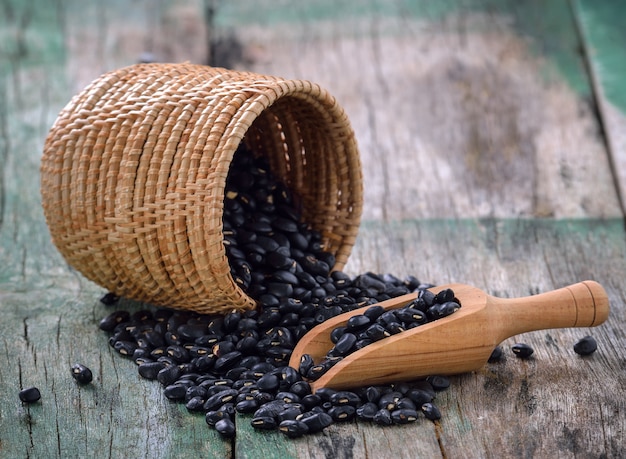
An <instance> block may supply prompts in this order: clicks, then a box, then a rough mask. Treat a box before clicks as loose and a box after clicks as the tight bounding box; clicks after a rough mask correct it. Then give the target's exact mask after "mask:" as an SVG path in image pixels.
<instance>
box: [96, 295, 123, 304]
mask: <svg viewBox="0 0 626 459" xmlns="http://www.w3.org/2000/svg"><path fill="white" fill-rule="evenodd" d="M119 299H120V297H119V296H117V295H116V294H115V293H113V292H108V293H106V294H105V295H104V296H103V297H102V298H100V302H101V303H102V304H104V305H105V306H113V305H114V304H115V303H117V302H118V301H119Z"/></svg>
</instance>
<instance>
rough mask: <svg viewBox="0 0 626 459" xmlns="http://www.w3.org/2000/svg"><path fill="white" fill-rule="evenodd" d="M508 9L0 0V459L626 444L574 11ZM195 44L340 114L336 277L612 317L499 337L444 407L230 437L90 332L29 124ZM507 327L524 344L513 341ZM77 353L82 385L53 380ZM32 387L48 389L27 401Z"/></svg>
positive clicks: (614, 274) (94, 307) (609, 229)
mask: <svg viewBox="0 0 626 459" xmlns="http://www.w3.org/2000/svg"><path fill="white" fill-rule="evenodd" d="M523 3H524V5H526V6H518V4H520V2H514V1H504V2H491V1H484V2H482V1H476V2H460V1H459V2H457V1H452V0H450V1H447V2H421V1H420V2H408V1H400V0H398V1H396V2H385V3H384V4H383V2H378V1H374V0H371V1H368V2H362V3H359V6H361V7H362V8H360V9H358V13H355V11H356V9H355V8H353V7H354V4H353V3H351V2H348V1H340V2H335V1H330V0H328V1H326V0H323V1H322V0H320V1H319V2H292V3H287V4H286V3H284V2H265V1H263V2H254V3H249V2H242V1H232V2H219V5H220V9H218V10H216V11H215V12H214V13H215V14H214V18H213V20H214V23H213V25H214V27H208V26H207V24H206V23H205V21H204V18H205V13H206V9H205V8H206V7H207V5H209V6H214V5H215V3H214V2H211V1H209V2H201V1H200V0H188V1H185V0H176V1H174V2H168V3H164V2H157V3H154V2H150V1H148V0H137V1H134V2H123V1H117V0H116V1H112V2H107V4H106V8H105V6H104V4H102V3H101V2H96V1H93V0H90V1H80V2H79V1H77V0H65V1H63V0H57V1H51V2H42V1H32V2H21V1H18V0H4V1H3V2H0V38H1V39H0V203H1V214H0V314H1V316H0V457H7V458H20V457H51V458H54V457H151V458H153V457H173V456H176V457H233V456H237V457H248V458H257V457H258V458H264V459H265V458H271V457H276V458H278V457H281V458H282V457H303V458H306V457H314V458H323V457H400V458H405V457H406V458H409V457H411V458H413V457H448V458H452V457H455V458H456V457H460V458H464V457H468V458H474V457H486V458H489V457H493V458H500V457H513V458H515V457H520V458H521V457H546V458H551V457H555V456H558V457H565V458H568V457H572V458H573V457H608V458H612V457H620V456H622V455H623V445H624V443H625V442H626V438H625V434H624V432H626V425H625V423H626V402H625V401H624V397H623V394H624V393H625V391H626V377H625V376H624V375H625V374H626V371H625V370H626V364H625V362H626V354H625V352H626V350H625V349H626V336H625V334H624V327H623V324H624V323H625V321H626V308H625V307H624V302H625V300H626V289H625V288H624V286H623V277H624V273H625V272H626V238H625V237H624V234H625V228H624V221H623V213H622V211H621V209H620V206H619V200H618V193H617V190H616V188H615V185H614V183H613V179H612V171H611V167H610V161H609V159H608V158H609V156H608V154H609V152H607V149H606V148H605V145H604V142H603V139H602V136H601V131H602V129H601V127H602V125H601V124H600V121H599V120H598V119H597V118H596V116H595V113H594V110H593V106H592V104H590V102H589V99H588V98H589V97H590V95H591V94H592V93H593V91H591V85H590V83H589V79H588V78H587V75H586V73H585V70H584V68H583V66H581V65H580V55H579V54H577V52H578V50H577V49H576V46H578V45H580V44H581V43H580V42H578V41H577V39H576V36H577V34H576V29H575V24H574V20H573V18H572V14H571V10H570V8H569V6H568V4H567V2H565V1H554V2H549V3H546V2H541V5H540V7H539V6H538V3H537V2H523ZM590 5H591V3H586V4H585V7H588V8H591V6H590ZM525 8H526V9H525ZM279 13H280V14H279ZM207 37H208V38H207ZM207 42H208V43H207ZM590 43H591V42H590ZM217 44H219V46H217ZM583 49H587V48H584V47H583ZM210 51H219V53H220V56H221V57H220V59H226V58H228V59H231V62H236V63H237V65H238V66H239V67H245V68H249V69H253V70H257V71H265V72H268V73H276V74H278V75H283V76H296V77H304V78H307V79H311V80H314V81H316V82H318V83H321V84H323V85H324V86H325V87H326V88H327V89H328V90H329V91H330V92H331V93H333V94H334V95H336V97H337V98H338V99H339V101H340V102H341V104H342V105H343V106H344V107H345V108H346V109H347V110H348V112H349V115H350V118H351V120H352V121H353V125H354V127H355V130H356V132H357V136H358V139H359V142H360V145H361V149H362V153H363V155H362V160H363V170H364V174H365V178H366V192H367V197H366V206H367V208H366V214H365V217H366V218H365V221H364V223H363V225H362V228H361V232H360V235H359V237H358V239H357V244H356V246H355V249H354V251H353V255H352V256H351V258H350V260H349V263H348V265H347V266H346V271H347V272H349V273H350V274H353V275H354V274H358V273H360V272H364V271H374V272H391V273H394V274H396V275H398V276H404V275H406V274H415V275H417V276H418V277H419V278H420V279H422V280H423V281H425V282H432V283H434V284H446V283H451V282H463V283H467V284H471V285H475V286H477V287H479V288H481V289H483V290H485V291H487V292H488V293H490V294H492V295H495V296H502V297H516V296H525V295H529V294H535V293H539V292H544V291H548V290H552V289H555V288H559V287H562V286H565V285H567V284H571V283H574V282H577V281H580V280H583V279H594V280H596V281H598V282H600V283H601V284H602V285H603V286H604V287H605V289H606V290H607V293H608V295H609V300H610V304H611V308H612V309H611V314H610V316H609V318H608V320H607V322H606V323H605V324H603V325H602V326H600V327H599V328H595V329H589V330H587V329H565V330H550V331H540V332H532V333H529V334H524V335H522V336H516V337H513V338H511V339H509V340H506V341H505V342H504V343H503V346H504V349H505V359H504V361H502V362H500V363H494V364H489V365H487V366H486V367H484V368H482V369H481V370H480V371H477V372H474V373H470V374H466V375H462V376H457V377H453V378H452V385H451V388H450V389H449V390H448V391H445V392H440V393H438V394H437V398H436V403H437V405H438V406H439V407H440V408H441V410H442V413H443V415H444V417H443V418H442V420H441V421H440V422H438V423H432V422H430V421H426V420H425V419H420V420H419V421H418V422H416V423H413V424H411V425H407V426H402V427H393V428H381V427H379V426H374V425H368V424H364V423H353V422H350V423H345V424H334V425H332V426H331V427H329V428H328V429H326V430H325V431H324V432H323V433H320V434H316V435H313V436H309V437H305V438H301V439H298V440H287V439H285V438H283V436H282V435H279V434H278V433H265V434H262V433H259V432H257V431H254V430H253V429H252V428H251V427H250V425H249V417H245V416H239V417H238V418H237V425H238V436H237V438H236V439H235V440H233V441H228V440H223V439H221V438H219V436H218V435H217V434H216V433H215V432H214V431H213V430H211V429H209V428H208V427H207V426H206V424H205V422H204V419H202V417H201V416H193V415H191V414H189V413H187V412H186V410H185V409H184V407H181V406H179V405H175V404H172V403H170V402H169V401H168V400H167V399H165V397H164V396H163V395H162V391H161V387H160V386H159V385H158V384H157V383H154V382H150V381H146V380H143V379H141V378H140V377H139V376H138V375H137V371H136V368H135V365H134V364H133V363H132V362H131V361H129V360H127V359H124V358H122V357H120V356H119V355H117V354H116V353H115V352H114V351H113V349H112V348H110V346H108V344H107V337H106V335H105V334H104V333H103V332H100V331H99V330H98V329H97V324H98V321H99V320H100V318H101V317H103V316H104V315H106V314H107V312H109V311H110V309H108V308H106V307H105V306H103V305H102V304H101V303H99V301H98V298H99V297H100V295H101V294H103V293H104V292H103V291H102V289H100V288H99V287H97V286H96V285H94V284H92V283H90V282H88V281H86V280H85V279H84V278H82V277H81V276H80V275H78V274H77V273H76V272H75V271H73V270H72V269H71V268H70V267H68V266H67V265H66V264H65V263H64V261H63V260H62V259H61V257H60V255H59V254H58V253H57V252H56V250H55V249H54V246H53V245H52V244H51V242H50V239H49V234H48V231H47V228H46V226H45V222H44V219H43V214H42V211H41V203H40V196H39V189H38V186H39V183H38V168H39V158H40V154H41V148H42V146H43V142H44V138H45V135H46V133H47V130H48V128H49V126H50V125H51V124H52V122H53V120H54V119H55V117H56V114H57V113H58V111H59V110H60V109H61V108H62V107H63V106H64V105H65V103H67V101H68V100H69V98H70V97H71V96H72V95H73V94H74V93H75V92H76V91H78V90H79V89H81V88H82V87H83V86H84V85H85V84H86V83H88V82H89V81H91V79H92V78H94V77H96V76H98V75H99V74H100V73H102V72H103V71H105V70H110V69H112V68H116V67H121V66H123V65H127V64H130V63H133V62H136V61H137V60H139V59H140V58H143V57H146V55H145V54H144V52H147V53H151V54H152V57H153V58H154V59H158V60H171V61H183V60H190V61H192V62H199V63H202V62H203V61H205V60H206V59H208V58H211V57H210V56H209V57H207V56H208V55H209V54H210ZM594 52H595V54H596V56H595V57H594V59H595V61H594V62H595V63H596V64H595V65H600V64H599V63H600V62H602V61H601V59H600V58H599V57H598V55H601V54H602V52H603V50H602V48H601V47H599V48H597V50H596V51H594ZM233 56H234V58H233ZM215 58H216V54H215V53H214V55H213V59H215ZM223 62H224V61H223ZM616 90H619V86H615V87H614V88H612V90H611V91H607V93H612V94H615V93H613V92H612V91H616ZM622 96H623V94H622ZM615 97H616V96H615V95H611V96H607V100H611V101H614V100H616V99H614V98H615ZM618 99H619V98H618ZM618 106H619V105H618ZM603 116H604V118H602V120H604V119H605V118H606V116H605V115H603ZM609 130H611V131H613V132H616V130H615V129H614V128H609ZM618 130H619V129H618ZM615 151H617V149H615V148H612V149H611V151H610V152H611V153H613V154H615ZM613 160H614V162H615V164H617V163H618V161H617V160H616V159H615V158H613ZM540 216H549V217H551V218H537V217H540ZM519 217H522V218H519ZM144 306H145V305H142V304H138V303H129V302H124V303H122V305H121V307H125V308H128V309H130V310H131V311H132V310H138V309H140V308H142V307H144ZM585 334H593V336H594V337H595V338H596V339H597V341H598V344H599V350H598V351H597V352H596V353H595V354H593V355H591V356H589V357H585V358H582V357H580V356H578V355H576V354H575V353H574V352H573V350H572V345H573V344H574V343H575V342H576V341H577V340H578V339H579V338H581V337H582V336H584V335H585ZM517 341H524V342H526V343H528V344H530V345H532V346H533V348H534V349H535V353H534V354H533V358H532V359H530V360H527V361H521V360H519V359H517V358H515V357H514V356H513V354H512V353H511V352H510V346H511V345H512V344H513V343H515V342H517ZM78 360H80V361H82V362H83V363H84V364H86V365H88V366H90V367H91V368H92V370H94V374H95V380H94V383H93V384H92V385H91V386H88V387H80V386H77V385H76V383H75V382H74V381H73V379H72V378H71V374H70V370H69V367H70V365H71V364H72V363H73V362H74V361H78ZM29 385H37V386H38V387H39V388H40V389H41V391H42V400H41V402H39V403H36V404H34V405H23V404H22V403H21V402H20V401H19V399H18V397H17V393H18V391H19V390H20V389H21V388H23V387H26V386H29Z"/></svg>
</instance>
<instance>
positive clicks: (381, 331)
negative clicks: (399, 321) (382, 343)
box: [365, 324, 391, 341]
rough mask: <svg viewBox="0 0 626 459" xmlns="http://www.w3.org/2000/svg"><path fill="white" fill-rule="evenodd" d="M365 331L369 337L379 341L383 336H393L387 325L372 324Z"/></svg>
mask: <svg viewBox="0 0 626 459" xmlns="http://www.w3.org/2000/svg"><path fill="white" fill-rule="evenodd" d="M365 333H366V335H367V337H368V338H369V339H371V340H372V341H378V340H381V339H383V338H387V337H389V336H391V333H390V332H388V331H387V330H386V329H385V327H383V326H382V325H381V324H373V325H370V326H369V327H367V329H366V330H365Z"/></svg>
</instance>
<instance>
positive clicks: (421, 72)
mask: <svg viewBox="0 0 626 459" xmlns="http://www.w3.org/2000/svg"><path fill="white" fill-rule="evenodd" d="M518 3H519V2H470V4H469V5H465V6H455V5H457V2H454V3H453V4H451V3H447V4H446V5H447V9H445V8H444V7H441V5H440V4H439V2H436V4H433V3H432V2H415V3H410V4H409V2H397V3H392V4H388V3H385V4H384V5H383V4H382V3H381V2H367V3H366V4H364V6H363V8H362V9H358V12H357V9H356V8H353V9H351V8H350V6H349V5H351V4H350V3H349V2H340V5H343V8H342V7H339V6H338V7H337V8H332V7H331V6H330V5H327V4H325V3H324V4H319V3H316V4H315V6H312V5H308V4H306V3H301V2H293V3H292V4H290V5H289V8H288V7H287V5H286V4H284V3H281V4H280V6H278V5H275V6H272V5H271V2H262V3H261V4H258V3H257V4H255V7H254V13H252V7H251V6H250V5H249V4H247V5H246V3H245V2H229V4H228V6H225V7H224V9H223V10H222V13H223V16H220V14H222V13H220V12H219V11H218V14H217V16H216V21H217V22H216V24H217V25H218V26H219V27H221V29H220V28H218V30H217V31H216V32H215V33H216V34H219V33H220V30H223V32H222V33H224V34H226V33H228V34H230V35H231V36H233V37H235V38H236V39H237V40H239V46H242V47H243V49H244V52H243V53H242V56H243V57H244V58H245V59H244V61H243V62H241V63H240V67H245V68H251V69H253V70H256V71H259V72H262V73H273V74H280V75H284V76H288V77H294V78H304V79H312V80H314V81H317V82H319V83H320V84H322V85H323V86H325V87H326V88H328V89H329V90H330V92H331V93H332V94H334V95H335V96H336V97H337V99H338V100H339V101H340V103H342V105H343V106H344V107H345V108H346V110H347V112H348V114H349V116H350V119H351V121H352V123H353V125H354V128H355V131H356V134H357V139H358V141H359V145H360V150H361V154H362V158H363V161H364V163H365V164H368V165H370V164H371V165H372V167H366V168H365V170H364V180H365V185H366V189H365V210H364V218H365V219H387V220H393V219H397V218H427V217H464V216H465V217H468V216H470V217H471V216H481V217H482V216H499V217H510V216H518V215H525V216H556V217H568V216H586V215H591V216H615V215H619V213H620V209H619V205H618V202H617V199H616V196H615V193H614V190H613V188H612V187H613V184H612V178H611V171H610V167H609V164H608V161H607V160H606V159H605V158H604V156H605V155H604V151H605V149H604V145H603V142H602V139H601V137H600V136H599V135H598V132H599V127H598V123H597V120H596V119H595V116H594V112H593V108H592V106H590V104H588V103H587V102H586V101H585V99H584V98H585V97H587V95H588V94H589V93H590V89H589V81H588V79H587V78H586V74H585V69H584V67H583V65H582V63H581V62H580V59H578V58H577V57H574V58H572V57H570V56H576V54H577V52H578V49H577V48H578V47H579V46H580V43H579V42H578V41H577V36H576V31H575V28H574V21H573V18H572V16H571V14H570V11H569V7H568V5H567V2H565V1H557V2H549V3H545V2H541V4H539V3H537V2H530V3H528V5H530V6H528V7H526V8H524V7H516V6H514V4H515V5H517V4H518ZM524 3H525V4H526V2H524ZM324 5H325V6H324ZM409 5H411V6H409ZM458 5H464V4H463V3H461V2H458ZM324 8H326V9H324ZM444 12H447V14H444ZM531 19H532V20H531ZM268 24H269V25H268ZM522 34H523V35H522ZM553 56H555V59H554V62H552V61H550V60H549V59H552V57H553ZM561 68H563V69H564V70H563V72H561ZM562 74H566V75H567V78H565V77H563V76H562ZM570 82H574V83H572V84H570ZM581 93H582V94H581Z"/></svg>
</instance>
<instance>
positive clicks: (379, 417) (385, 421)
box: [373, 408, 393, 426]
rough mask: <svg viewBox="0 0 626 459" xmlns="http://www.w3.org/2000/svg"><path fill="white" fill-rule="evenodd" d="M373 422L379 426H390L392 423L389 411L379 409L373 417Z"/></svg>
mask: <svg viewBox="0 0 626 459" xmlns="http://www.w3.org/2000/svg"><path fill="white" fill-rule="evenodd" d="M373 420H374V422H375V423H376V424H378V425H381V426H390V425H391V424H393V420H392V419H391V412H390V411H389V410H388V409H386V408H381V409H379V410H378V411H377V412H376V414H375V415H374V418H373Z"/></svg>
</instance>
